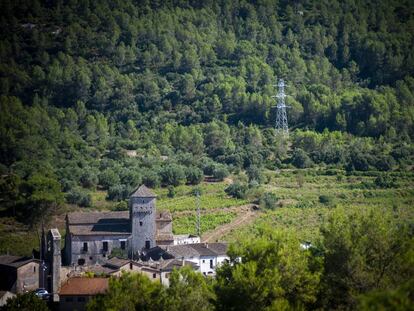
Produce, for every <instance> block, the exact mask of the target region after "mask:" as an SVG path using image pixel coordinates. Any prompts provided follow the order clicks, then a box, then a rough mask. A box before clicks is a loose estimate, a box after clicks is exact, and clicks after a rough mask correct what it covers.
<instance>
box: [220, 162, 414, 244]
mask: <svg viewBox="0 0 414 311" xmlns="http://www.w3.org/2000/svg"><path fill="white" fill-rule="evenodd" d="M267 174H268V179H269V183H268V184H266V185H265V186H264V189H265V191H268V192H273V193H275V194H276V196H277V198H278V202H277V205H276V207H275V209H274V210H265V211H263V213H262V214H261V215H259V217H258V218H257V219H256V220H255V221H254V222H253V223H252V224H250V225H249V226H243V228H240V229H239V230H234V231H233V232H231V233H229V234H228V235H226V236H225V239H226V240H228V241H238V240H242V239H245V238H247V237H249V236H254V235H256V234H257V233H258V232H257V230H256V229H257V228H260V227H263V226H269V227H272V228H281V229H291V230H293V231H295V232H296V234H297V235H298V236H299V237H300V238H301V239H302V240H304V241H316V240H317V239H318V238H319V236H320V232H319V227H320V225H321V224H322V223H324V221H325V220H326V219H327V217H328V216H329V214H330V213H331V212H332V211H333V210H334V209H335V208H337V207H339V206H343V207H345V208H349V209H352V208H356V209H360V210H369V209H371V208H372V209H393V211H394V213H396V214H398V216H399V217H401V218H403V219H406V220H407V221H409V220H412V219H414V210H413V208H412V206H414V187H413V174H412V173H393V174H392V173H391V174H390V178H391V180H392V183H391V185H389V186H388V187H384V188H383V187H379V186H376V185H375V180H376V178H377V176H378V175H380V173H376V172H370V173H367V174H366V175H364V174H357V175H349V176H346V175H345V174H344V172H341V171H338V172H335V171H334V172H329V175H327V171H321V170H317V169H310V170H301V171H282V172H281V173H275V172H267Z"/></svg>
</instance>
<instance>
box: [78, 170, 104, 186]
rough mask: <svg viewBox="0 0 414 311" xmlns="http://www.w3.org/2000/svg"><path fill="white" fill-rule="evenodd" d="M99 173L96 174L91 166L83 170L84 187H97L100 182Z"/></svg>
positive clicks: (82, 183) (82, 181) (81, 180)
mask: <svg viewBox="0 0 414 311" xmlns="http://www.w3.org/2000/svg"><path fill="white" fill-rule="evenodd" d="M98 181H99V179H98V175H97V174H95V172H93V171H91V169H90V168H85V171H84V172H83V174H82V176H81V178H80V182H81V185H82V187H84V188H95V187H96V185H97V184H98Z"/></svg>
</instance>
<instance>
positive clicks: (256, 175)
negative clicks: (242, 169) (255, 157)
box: [246, 165, 265, 184]
mask: <svg viewBox="0 0 414 311" xmlns="http://www.w3.org/2000/svg"><path fill="white" fill-rule="evenodd" d="M246 173H247V176H248V177H249V182H252V181H256V182H257V183H259V184H261V183H263V181H264V179H265V178H264V175H263V171H262V169H260V168H259V167H257V166H255V165H252V166H250V167H249V168H248V169H247V170H246Z"/></svg>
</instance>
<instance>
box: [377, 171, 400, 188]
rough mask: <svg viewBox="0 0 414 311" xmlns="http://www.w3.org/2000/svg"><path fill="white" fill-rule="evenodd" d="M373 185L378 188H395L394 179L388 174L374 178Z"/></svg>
mask: <svg viewBox="0 0 414 311" xmlns="http://www.w3.org/2000/svg"><path fill="white" fill-rule="evenodd" d="M374 184H375V186H376V187H378V188H392V187H395V179H394V178H392V177H391V176H390V175H388V174H381V175H379V176H378V177H377V178H375V181H374Z"/></svg>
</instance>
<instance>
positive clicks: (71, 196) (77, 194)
mask: <svg viewBox="0 0 414 311" xmlns="http://www.w3.org/2000/svg"><path fill="white" fill-rule="evenodd" d="M66 202H68V203H69V204H77V205H79V206H81V207H90V206H91V205H92V197H91V195H90V194H89V193H87V192H86V191H84V190H82V189H80V188H73V189H72V190H70V191H69V192H68V193H67V194H66Z"/></svg>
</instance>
